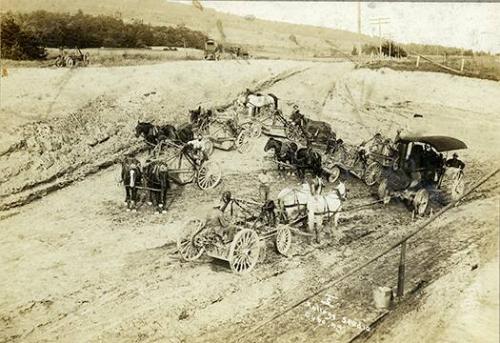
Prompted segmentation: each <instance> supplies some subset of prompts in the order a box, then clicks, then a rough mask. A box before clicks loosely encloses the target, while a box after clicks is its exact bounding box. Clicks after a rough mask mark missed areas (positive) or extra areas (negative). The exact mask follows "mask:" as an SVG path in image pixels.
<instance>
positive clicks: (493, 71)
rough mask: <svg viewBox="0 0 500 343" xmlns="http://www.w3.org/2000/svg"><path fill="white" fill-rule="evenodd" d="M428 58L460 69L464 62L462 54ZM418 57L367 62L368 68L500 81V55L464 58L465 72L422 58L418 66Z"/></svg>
mask: <svg viewBox="0 0 500 343" xmlns="http://www.w3.org/2000/svg"><path fill="white" fill-rule="evenodd" d="M425 57H426V58H428V59H430V60H432V61H434V62H437V63H440V64H442V65H444V66H446V67H449V68H452V69H455V70H457V71H460V67H461V64H462V57H461V56H449V57H448V58H447V59H446V60H444V58H443V56H425ZM416 61H417V58H416V57H415V56H411V57H409V58H405V59H401V60H387V59H386V60H376V61H369V63H367V64H366V66H367V67H368V68H371V69H379V68H391V69H393V70H405V71H431V72H440V73H448V74H452V75H461V76H467V77H474V78H479V79H486V80H493V81H500V57H499V56H474V57H465V58H464V69H463V73H460V72H453V71H450V70H448V69H445V68H443V67H440V66H438V65H436V64H434V63H432V62H430V61H426V60H424V59H420V62H419V66H418V68H417V66H416Z"/></svg>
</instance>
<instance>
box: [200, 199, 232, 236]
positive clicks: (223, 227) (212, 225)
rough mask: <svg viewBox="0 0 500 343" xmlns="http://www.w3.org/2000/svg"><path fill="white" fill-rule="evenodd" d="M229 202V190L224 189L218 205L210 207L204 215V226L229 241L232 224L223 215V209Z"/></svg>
mask: <svg viewBox="0 0 500 343" xmlns="http://www.w3.org/2000/svg"><path fill="white" fill-rule="evenodd" d="M230 202H231V192H229V191H225V192H224V193H222V197H221V202H220V204H219V206H215V207H214V208H213V209H211V210H210V211H209V212H208V213H207V215H206V217H205V228H206V229H207V230H208V231H209V232H211V233H213V234H215V235H216V237H219V238H221V239H222V240H224V241H230V240H232V239H233V236H234V232H233V228H232V225H230V222H229V220H228V219H227V218H226V216H225V215H224V211H225V210H226V208H227V206H228V205H229V203H230Z"/></svg>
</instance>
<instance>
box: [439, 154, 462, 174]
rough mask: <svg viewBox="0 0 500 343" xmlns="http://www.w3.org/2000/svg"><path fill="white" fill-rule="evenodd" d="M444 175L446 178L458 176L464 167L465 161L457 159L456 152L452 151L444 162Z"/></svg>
mask: <svg viewBox="0 0 500 343" xmlns="http://www.w3.org/2000/svg"><path fill="white" fill-rule="evenodd" d="M444 165H445V167H446V168H445V175H446V177H447V178H451V179H457V178H460V176H461V174H462V173H463V170H464V168H465V163H464V162H462V161H461V160H459V159H458V154H457V153H454V154H453V157H452V158H450V159H448V160H447V161H446V162H445V164H444Z"/></svg>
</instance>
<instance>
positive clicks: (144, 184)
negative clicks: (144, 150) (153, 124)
mask: <svg viewBox="0 0 500 343" xmlns="http://www.w3.org/2000/svg"><path fill="white" fill-rule="evenodd" d="M159 144H162V145H165V146H168V148H167V149H159V150H158V154H156V155H155V156H153V157H151V158H150V159H149V160H148V161H146V164H145V165H144V167H143V168H141V167H140V162H139V161H138V160H137V159H126V160H125V161H124V162H123V163H122V180H123V182H124V186H125V189H126V195H127V197H126V200H125V201H126V202H127V207H128V209H135V204H136V203H137V200H138V197H137V191H138V190H141V191H148V192H149V196H150V201H151V202H152V204H153V206H155V207H157V208H158V212H166V207H167V206H166V205H167V204H166V201H167V191H168V190H169V189H170V182H173V183H175V184H177V185H179V186H184V185H187V184H189V183H195V182H196V184H197V185H198V187H199V188H200V189H202V190H207V189H211V188H214V187H216V186H217V185H218V184H219V182H220V180H221V178H222V171H221V168H220V166H219V164H218V163H217V162H215V161H207V160H205V159H204V158H203V156H199V155H196V154H194V153H193V151H192V150H191V149H190V146H189V145H188V144H185V145H183V146H181V145H177V144H175V143H173V142H171V141H168V140H165V141H161V142H160V143H159Z"/></svg>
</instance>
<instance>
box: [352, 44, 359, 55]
mask: <svg viewBox="0 0 500 343" xmlns="http://www.w3.org/2000/svg"><path fill="white" fill-rule="evenodd" d="M357 54H358V49H356V46H353V47H352V51H351V55H353V56H356V55H357Z"/></svg>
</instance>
